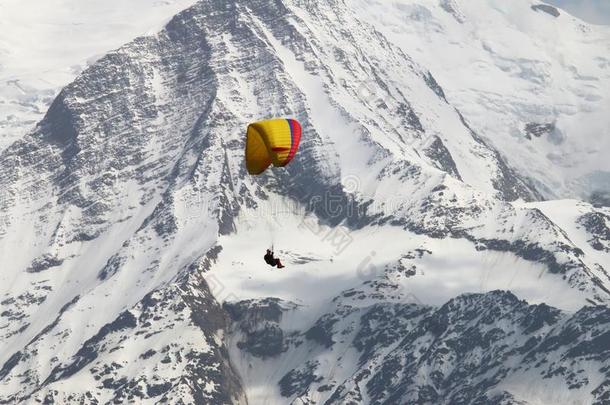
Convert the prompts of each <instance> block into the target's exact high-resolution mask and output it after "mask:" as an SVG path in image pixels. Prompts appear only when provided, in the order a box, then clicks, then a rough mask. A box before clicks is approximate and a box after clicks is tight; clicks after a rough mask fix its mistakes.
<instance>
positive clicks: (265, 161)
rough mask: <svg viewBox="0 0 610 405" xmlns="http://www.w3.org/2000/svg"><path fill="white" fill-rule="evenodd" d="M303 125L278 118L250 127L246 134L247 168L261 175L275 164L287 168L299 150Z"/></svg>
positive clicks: (252, 172)
mask: <svg viewBox="0 0 610 405" xmlns="http://www.w3.org/2000/svg"><path fill="white" fill-rule="evenodd" d="M301 132H302V131H301V124H299V122H298V121H297V120H293V119H285V118H277V119H272V120H266V121H259V122H255V123H252V124H250V125H248V130H247V133H246V168H247V169H248V173H250V174H261V173H262V172H264V171H265V169H267V167H269V165H271V163H273V166H275V167H283V166H286V165H287V164H288V163H290V161H291V160H292V158H293V157H294V155H295V154H296V153H297V149H298V148H299V142H300V140H301Z"/></svg>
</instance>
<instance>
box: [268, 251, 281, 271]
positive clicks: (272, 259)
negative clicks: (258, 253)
mask: <svg viewBox="0 0 610 405" xmlns="http://www.w3.org/2000/svg"><path fill="white" fill-rule="evenodd" d="M264 259H265V262H266V263H267V264H268V265H270V266H273V267H275V266H277V268H278V269H281V268H282V267H284V265H283V264H282V262H280V259H279V258H277V257H273V252H272V251H271V249H267V253H266V254H265V256H264Z"/></svg>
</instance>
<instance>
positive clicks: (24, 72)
mask: <svg viewBox="0 0 610 405" xmlns="http://www.w3.org/2000/svg"><path fill="white" fill-rule="evenodd" d="M194 2H195V0H159V1H155V0H130V1H115V0H113V1H103V2H98V1H92V0H50V1H42V2H41V1H35V0H25V1H24V0H5V1H2V3H0V150H1V149H4V148H5V147H7V146H8V145H9V144H10V143H12V142H13V141H15V140H16V139H19V138H20V137H22V136H23V135H25V133H26V132H27V131H29V130H30V129H31V128H32V127H33V126H34V125H35V124H36V122H38V121H39V120H40V119H42V117H43V116H44V113H45V111H46V110H47V108H48V107H49V105H50V104H51V101H53V98H55V96H56V95H57V93H58V92H59V90H60V89H61V88H62V87H63V86H65V85H67V84H68V83H70V82H71V81H72V80H74V78H75V77H76V76H77V75H78V74H79V73H80V72H81V71H82V70H83V69H84V68H86V67H87V66H88V65H90V64H91V63H93V62H94V61H95V60H96V59H97V58H99V57H101V56H102V55H103V54H105V53H106V52H108V51H109V50H111V49H114V48H117V47H119V46H121V45H122V44H124V43H125V42H127V41H130V40H131V39H133V38H135V37H136V36H138V35H143V34H146V33H151V34H152V33H155V32H157V31H158V30H159V29H160V28H161V27H162V26H163V25H164V24H165V22H167V20H168V19H169V18H170V17H171V16H172V15H174V14H175V13H177V12H178V11H180V10H182V9H184V8H186V7H188V6H190V5H191V4H193V3H194Z"/></svg>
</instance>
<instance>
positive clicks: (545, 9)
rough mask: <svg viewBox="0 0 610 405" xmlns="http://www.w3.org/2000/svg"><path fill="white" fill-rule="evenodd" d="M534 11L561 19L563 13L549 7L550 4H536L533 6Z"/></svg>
mask: <svg viewBox="0 0 610 405" xmlns="http://www.w3.org/2000/svg"><path fill="white" fill-rule="evenodd" d="M532 10H534V11H542V12H545V13H547V14H549V15H552V16H553V17H559V16H560V15H561V13H560V12H559V10H557V9H556V8H555V7H553V6H549V5H548V4H535V5H533V6H532Z"/></svg>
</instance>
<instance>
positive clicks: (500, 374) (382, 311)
mask: <svg viewBox="0 0 610 405" xmlns="http://www.w3.org/2000/svg"><path fill="white" fill-rule="evenodd" d="M363 291H368V294H365V295H366V296H367V298H365V297H363V296H361V297H360V298H358V299H355V300H354V297H353V295H351V294H343V295H342V296H338V297H336V299H335V304H336V307H335V312H333V313H329V314H326V315H324V316H322V317H321V318H319V319H318V321H316V322H315V325H314V327H313V328H312V329H309V330H308V331H304V332H303V331H294V330H284V333H285V334H288V333H290V334H292V335H293V336H294V339H293V341H292V342H291V343H290V344H289V345H288V347H287V350H284V351H283V352H281V353H280V352H277V353H276V355H275V356H276V357H277V358H278V361H280V362H283V363H286V362H288V363H289V364H294V365H295V368H293V369H291V370H290V371H288V372H287V373H286V374H285V375H283V376H281V378H279V380H278V381H277V383H278V384H279V389H280V393H281V395H282V396H283V397H285V398H286V402H287V403H294V404H298V403H312V404H314V403H327V404H342V403H375V404H386V403H387V404H390V403H430V402H433V403H442V404H453V403H469V404H470V403H481V404H483V403H498V402H499V403H507V404H508V403H510V404H514V403H523V404H526V403H529V402H528V401H527V399H523V397H522V391H523V390H527V391H528V392H531V393H533V392H537V393H538V394H539V395H542V397H540V396H537V398H545V401H546V402H553V401H554V400H557V399H553V398H559V397H561V395H568V396H572V397H573V398H581V397H582V396H583V395H585V396H587V397H589V398H591V403H596V404H602V403H604V401H606V399H607V398H608V395H610V391H609V389H610V388H609V387H608V384H607V381H608V379H609V378H610V369H608V367H606V366H604V365H605V364H607V362H608V360H609V359H610V346H609V345H608V341H609V340H608V338H609V337H610V336H608V333H609V332H608V330H609V323H610V312H609V310H608V308H607V307H602V306H599V307H585V308H583V309H581V310H580V311H578V312H576V313H575V314H566V313H563V312H562V311H559V310H557V309H555V308H552V307H549V306H547V305H545V304H540V305H529V304H527V303H526V302H524V301H521V300H519V299H517V298H516V297H515V296H514V295H512V294H511V293H509V292H505V291H493V292H490V293H487V294H470V295H463V296H460V297H457V298H455V299H453V300H451V301H449V302H447V303H446V304H445V305H443V306H442V307H436V308H435V307H429V306H424V305H421V304H417V303H388V302H378V303H374V302H371V301H370V298H371V297H372V294H371V293H372V290H371V289H370V288H367V287H366V286H365V287H364V290H363ZM365 302H366V303H368V305H366V304H365V305H363V304H364V303H365ZM238 305H239V306H240V307H242V308H246V307H247V306H251V308H252V311H253V314H256V313H258V311H259V309H258V308H259V307H258V304H256V303H253V302H248V303H239V304H238ZM291 310H292V309H291ZM329 320H332V321H329ZM277 322H278V323H277V324H276V327H278V328H279V325H280V320H279V319H277ZM313 330H315V331H316V332H315V334H314V333H313V332H312V331H313ZM268 344H269V345H270V346H273V345H274V343H273V342H272V341H268ZM240 350H242V351H246V352H247V351H248V348H240ZM304 353H309V356H310V358H312V359H324V358H327V357H328V356H331V357H333V358H334V359H335V361H336V363H334V364H328V363H327V362H325V361H322V360H310V361H307V362H305V363H299V362H298V361H295V360H294V359H295V358H301V357H302V356H303V354H304ZM340 369H341V371H339V370H340ZM591 369H595V370H596V373H597V372H599V373H601V375H603V377H602V378H601V379H600V378H595V379H594V380H593V379H592V374H591V373H590V372H589V371H586V370H591ZM601 381H606V382H604V383H600V382H601ZM513 384H514V385H513ZM547 384H552V385H553V386H556V387H558V388H557V389H558V391H557V392H555V393H553V390H547V389H545V388H543V387H544V386H545V385H547ZM559 387H561V388H559ZM566 387H567V388H566ZM559 391H561V394H560V393H559ZM566 392H567V394H566ZM538 394H536V395H538ZM554 395H557V396H556V397H554Z"/></svg>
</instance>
